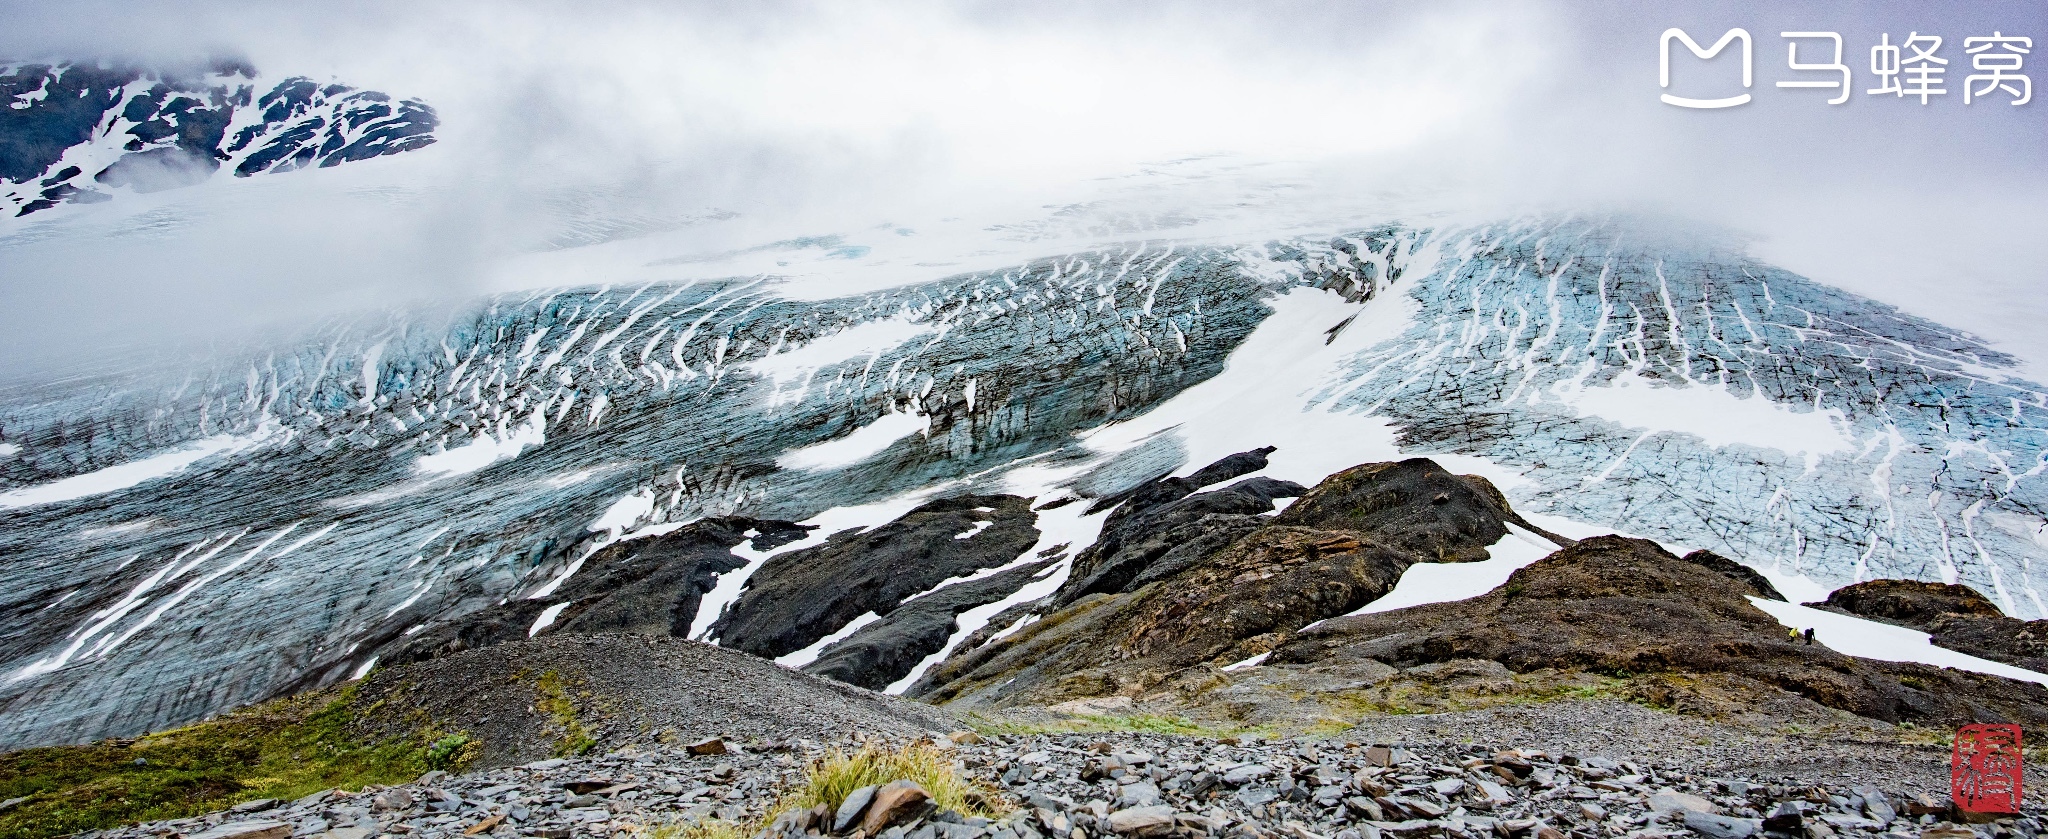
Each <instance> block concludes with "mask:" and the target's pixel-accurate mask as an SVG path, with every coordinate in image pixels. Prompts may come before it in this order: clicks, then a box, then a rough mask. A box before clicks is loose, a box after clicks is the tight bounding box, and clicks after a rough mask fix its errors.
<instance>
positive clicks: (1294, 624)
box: [910, 449, 1533, 706]
mask: <svg viewBox="0 0 2048 839" xmlns="http://www.w3.org/2000/svg"><path fill="white" fill-rule="evenodd" d="M1270 451H1271V450H1270V449H1268V450H1262V451H1255V452H1251V453H1247V454H1246V455H1239V456H1235V457H1236V459H1235V460H1226V461H1224V462H1222V463H1219V464H1218V466H1217V467H1211V468H1209V469H1205V470H1203V471H1202V472H1198V473H1196V474H1197V475H1201V476H1204V478H1205V479H1209V480H1211V482H1215V481H1220V480H1226V479H1228V477H1234V476H1235V475H1241V474H1243V471H1239V470H1243V469H1246V468H1259V466H1260V465H1262V464H1263V461H1264V457H1265V454H1266V453H1267V452H1270ZM1219 467H1220V468H1219ZM1219 474H1220V475H1221V476H1220V477H1219ZM1180 480H1182V479H1173V478H1168V479H1164V480H1162V481H1155V482H1153V483H1151V484H1148V485H1146V486H1145V487H1141V488H1140V489H1139V490H1137V491H1135V492H1134V493H1133V495H1132V497H1131V498H1130V499H1129V500H1127V501H1126V502H1125V503H1126V505H1132V506H1129V507H1127V509H1130V510H1131V512H1130V514H1129V515H1127V516H1125V517H1124V518H1122V519H1120V520H1112V521H1111V522H1110V523H1108V524H1105V531H1108V530H1110V529H1111V528H1115V529H1116V538H1115V540H1114V541H1113V542H1112V543H1111V546H1112V548H1113V550H1112V551H1110V552H1106V553H1107V557H1108V558H1107V560H1105V559H1104V553H1097V554H1095V555H1093V557H1091V558H1093V559H1094V560H1095V563H1096V564H1095V565H1094V567H1093V568H1092V569H1090V571H1091V573H1089V574H1087V575H1085V576H1083V575H1082V574H1080V573H1079V572H1078V571H1077V574H1076V576H1075V578H1074V579H1075V581H1074V582H1072V583H1069V588H1068V590H1067V591H1065V592H1062V597H1061V598H1057V599H1055V600H1054V601H1053V606H1054V608H1052V609H1051V610H1050V611H1049V612H1048V613H1047V614H1046V615H1045V616H1044V617H1043V619H1041V620H1039V621H1038V622H1036V623H1033V624H1031V625H1029V626H1026V627H1023V628H1022V629H1021V630H1020V631H1018V632H1017V633H1016V634H1014V635H1012V636H1010V637H1008V638H1005V639H1002V640H1000V641H995V642H992V643H986V644H984V645H983V646H981V647H979V648H976V649H971V650H969V651H968V652H966V653H964V654H959V655H955V656H953V657H952V658H951V659H949V660H948V661H946V662H945V663H943V664H942V665H940V666H939V667H936V668H934V669H933V671H932V672H931V673H930V674H928V675H927V676H926V677H925V678H924V679H921V680H920V681H919V682H918V684H917V685H914V686H913V687H912V688H911V691H910V692H911V694H912V695H916V696H922V697H926V698H928V699H933V700H937V701H949V700H955V699H960V698H962V697H965V696H968V695H970V694H971V695H972V696H973V699H972V702H973V703H974V704H986V705H995V706H1000V705H1010V704H1019V703H1027V702H1048V701H1058V700H1061V699H1066V698H1072V697H1076V696H1097V695H1102V694H1107V693H1124V694H1135V693H1138V692H1142V691H1145V690H1149V689H1151V688H1153V687H1154V686H1157V685H1158V684H1160V683H1162V682H1164V681H1166V680H1168V679H1169V678H1172V677H1173V675H1174V674H1175V673H1177V672H1180V671H1184V670H1187V669H1189V668H1201V667H1210V666H1215V665H1221V664H1225V663H1228V662H1230V661H1234V660H1237V659H1242V658H1247V657H1250V656H1253V655H1256V654H1259V653H1264V652H1268V651H1270V650H1272V649H1273V648H1274V647H1275V646H1276V645H1278V644H1280V643H1281V642H1282V641H1284V640H1285V639H1286V638H1287V637H1288V636H1289V634H1290V633H1292V632H1294V631H1296V630H1298V629H1300V628H1301V627H1303V626H1306V625H1308V624H1311V623H1314V622H1316V621H1319V620H1323V619H1325V618H1331V617H1335V616H1338V615H1343V614H1345V613H1347V612H1351V611H1353V610H1356V609H1358V608H1359V607H1361V606H1364V605H1366V604H1367V603H1370V602H1372V601H1373V600H1376V599H1378V598H1379V597H1380V596H1382V595H1384V594H1386V592H1387V591H1389V590H1391V589H1392V588H1393V587H1394V584H1395V583H1396V582H1398V581H1399V580H1400V578H1401V574H1402V573H1403V572H1404V571H1406V570H1407V569H1408V567H1409V566H1410V565H1413V564H1414V563H1417V562H1436V561H1470V560H1477V559H1484V558H1486V555H1487V554H1486V546H1487V545H1489V544H1492V543H1493V542H1495V541H1498V540H1499V539H1500V538H1501V537H1502V536H1505V535H1506V534H1507V529H1506V525H1505V524H1504V522H1505V521H1508V520H1510V519H1509V518H1508V517H1510V516H1514V514H1513V512H1512V511H1510V510H1508V509H1507V506H1506V502H1505V500H1504V499H1502V498H1501V497H1500V495H1499V493H1498V492H1497V491H1496V490H1494V489H1493V487H1492V486H1491V485H1490V484H1487V483H1486V482H1485V481H1484V480H1483V479H1478V478H1472V477H1467V476H1458V475H1452V474H1451V473H1449V472H1446V471H1444V469H1443V468H1442V467H1440V466H1438V465H1437V464H1436V463H1435V462H1433V461H1430V460H1428V459H1425V458H1415V459H1411V460H1405V461H1400V462H1397V463H1373V464H1366V465H1363V466H1358V467H1355V468H1352V469H1348V470H1345V471H1344V472H1340V473H1338V474H1336V475H1332V476H1330V477H1329V478H1327V479H1325V480H1324V481H1323V482H1322V483H1321V484H1318V485H1317V486H1316V488H1315V489H1314V490H1312V491H1310V492H1308V493H1307V494H1306V495H1305V496H1303V497H1302V498H1301V500H1300V501H1298V502H1296V503H1295V504H1294V505H1293V506H1292V507H1290V508H1289V509H1288V510H1287V511H1286V512H1285V513H1282V514H1281V515H1279V516H1278V517H1277V518H1270V519H1269V518H1265V517H1263V516H1258V515H1256V514H1246V513H1245V512H1237V513H1230V512H1221V513H1212V512H1206V511H1201V507H1200V506H1198V505H1210V504H1214V505H1217V506H1218V507H1221V508H1223V509H1226V510H1243V511H1250V510H1253V509H1258V508H1260V507H1261V506H1263V508H1264V509H1270V508H1271V502H1270V500H1268V499H1262V498H1260V497H1259V496H1260V495H1261V494H1265V495H1268V496H1269V497H1270V495H1271V494H1272V493H1274V492H1275V491H1276V490H1278V491H1291V490H1286V489H1285V488H1284V487H1276V486H1275V484H1278V483H1279V482H1270V483H1260V481H1262V480H1263V479H1258V478H1253V479H1249V480H1247V481H1240V482H1239V483H1237V484H1233V485H1232V486H1231V487H1230V488H1227V489H1226V490H1221V491H1217V492H1213V493H1201V494H1192V493H1191V492H1184V491H1182V490H1186V489H1189V487H1188V486H1187V484H1190V483H1193V482H1194V479H1192V478H1191V479H1186V480H1185V482H1183V483H1179V484H1175V483H1170V482H1174V481H1180ZM1208 495H1213V496H1216V498H1215V499H1213V500H1201V499H1203V496H1208ZM1162 497H1163V498H1165V499H1166V500H1164V501H1161V500H1158V499H1160V498H1162ZM1146 502H1149V506H1144V505H1145V504H1146ZM1190 502H1192V503H1190ZM1176 504H1187V506H1188V507H1194V508H1195V511H1201V515H1200V516H1199V517H1197V516H1196V515H1194V514H1193V513H1194V512H1195V511H1189V513H1188V514H1182V515H1176V512H1178V511H1179V510H1185V509H1186V507H1182V508H1176V507H1175V506H1174V505H1176ZM1120 512H1122V511H1120ZM1515 518H1516V519H1519V517H1515ZM1532 529H1533V528H1532ZM1205 539H1213V541H1204V540H1205ZM1102 544H1103V543H1098V547H1100V546H1101V545H1102ZM1152 546H1156V548H1154V547H1152ZM1155 550H1156V554H1154V551H1155ZM1122 563H1128V565H1129V566H1131V567H1130V568H1129V570H1127V571H1126V570H1121V569H1120V568H1119V565H1120V564H1122ZM1076 565H1077V568H1079V567H1080V565H1081V563H1078V562H1077V564H1076ZM1125 574H1127V575H1128V577H1129V581H1128V582H1119V580H1120V578H1121V577H1122V576H1123V575H1125ZM1077 589H1079V590H1078V591H1077ZM1059 604H1065V605H1063V606H1061V605H1059Z"/></svg>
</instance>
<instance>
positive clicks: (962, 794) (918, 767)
mask: <svg viewBox="0 0 2048 839" xmlns="http://www.w3.org/2000/svg"><path fill="white" fill-rule="evenodd" d="M896 780H911V781H916V782H917V783H918V785H919V786H922V787H924V788H925V791H926V792H929V793H931V794H932V802H933V803H934V804H937V805H938V806H939V808H940V809H944V810H952V811H955V812H958V813H960V814H962V815H967V816H981V817H984V818H996V817H997V816H1000V815H1001V813H1000V812H998V809H999V805H998V803H997V802H998V801H999V800H1000V799H998V798H997V797H996V792H995V790H993V789H990V788H988V787H986V786H983V785H981V784H977V783H975V782H973V781H970V780H968V779H967V778H966V777H965V776H963V775H961V774H960V772H959V770H957V769H955V768H954V766H953V758H952V756H951V755H949V754H947V753H945V752H942V751H940V750H939V749H938V748H937V747H935V746H932V745H931V744H929V743H916V744H912V745H910V746H906V747H904V748H900V749H879V748H875V747H873V746H870V747H868V748H864V749H861V750H860V751H858V752H854V753H853V754H850V755H849V754H846V753H844V752H841V751H838V750H836V749H835V750H833V751H832V752H831V753H829V754H827V755H825V757H824V758H822V759H820V760H818V761H817V762H815V763H812V764H811V766H810V768H809V769H808V770H806V771H805V772H804V785H803V786H802V787H800V788H798V789H797V790H796V791H795V792H794V794H793V795H791V796H788V797H786V798H785V800H784V801H783V802H780V803H779V805H778V809H787V808H790V807H795V808H801V809H809V808H811V807H814V806H817V805H819V804H823V805H825V807H826V808H827V809H832V810H837V809H839V805H840V803H841V802H843V801H845V800H846V794H847V793H850V792H853V791H854V790H857V789H860V788H861V787H865V786H872V785H877V784H886V783H888V782H890V781H896Z"/></svg>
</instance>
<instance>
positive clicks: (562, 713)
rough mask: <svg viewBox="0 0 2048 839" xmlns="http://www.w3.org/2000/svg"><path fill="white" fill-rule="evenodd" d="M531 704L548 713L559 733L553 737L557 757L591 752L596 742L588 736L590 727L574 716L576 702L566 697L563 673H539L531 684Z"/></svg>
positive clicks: (567, 683)
mask: <svg viewBox="0 0 2048 839" xmlns="http://www.w3.org/2000/svg"><path fill="white" fill-rule="evenodd" d="M533 691H534V694H535V699H534V707H537V708H539V709H540V710H541V711H542V712H544V713H546V714H547V715H548V719H549V721H550V722H552V723H553V725H554V727H555V728H556V729H558V730H560V731H561V732H562V734H561V736H560V737H558V738H556V739H555V749H554V752H555V756H556V757H573V756H575V755H580V754H583V753H584V752H587V751H590V749H591V748H592V747H593V746H596V745H597V738H595V737H592V736H590V729H588V728H585V727H584V726H583V721H582V720H581V719H579V718H577V716H576V702H575V700H572V699H570V698H569V680H568V679H565V678H563V677H562V674H560V673H557V672H555V671H553V670H548V671H545V672H543V673H541V674H540V678H539V679H537V680H535V681H534V683H533Z"/></svg>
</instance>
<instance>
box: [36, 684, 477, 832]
mask: <svg viewBox="0 0 2048 839" xmlns="http://www.w3.org/2000/svg"><path fill="white" fill-rule="evenodd" d="M354 700H355V691H354V686H353V685H351V686H349V687H347V688H343V689H340V690H328V691H320V692H317V693H314V694H308V695H304V696H298V697H292V698H289V699H282V700H277V701H274V702H269V703H265V704H263V705H259V706H256V707H254V708H249V709H246V710H243V711H237V712H234V713H231V714H227V715H225V716H222V717H219V718H217V719H213V720H209V721H207V722H203V723H198V724H196V725H190V726H186V727H184V728H178V729H173V730H170V731H165V732H160V733H157V734H152V735H149V736H147V737H143V738H141V739H138V740H107V741H102V742H99V743H93V744H90V745H84V746H52V747H43V748H33V749H23V750H20V751H15V752H8V753H5V754H0V800H4V799H11V798H17V797H27V798H28V800H27V801H25V802H23V803H22V804H20V805H18V806H16V807H14V808H13V809H10V810H8V811H6V812H5V813H0V839H17V837H41V836H57V835H62V834H67V833H76V832H78V831H83V830H94V829H100V828H107V827H113V826H116V825H121V824H127V823H132V822H137V821H149V820H155V819H172V818H183V817H185V816H191V815H197V814H199V813H205V812H210V811H213V810H218V809H221V808H223V807H227V806H230V805H232V804H236V803H238V802H242V801H248V800H251V799H257V798H285V799H290V798H299V797H302V796H305V795H310V794H312V793H315V792H319V791H321V790H325V789H334V788H345V789H359V788H361V787H363V786H364V785H367V784H392V783H402V782H405V781H410V780H412V779H413V778H416V777H418V776H419V775H420V774H421V773H423V772H426V771H427V770H429V769H460V768H462V767H463V766H464V765H466V764H467V763H468V761H469V760H471V759H473V757H474V753H475V751H476V749H475V746H474V744H472V743H471V742H470V740H469V738H468V737H467V736H466V735H462V734H459V733H457V734H446V733H444V732H438V731H431V730H426V731H417V732H414V733H412V734H411V735H409V736H401V737H392V738H387V739H381V740H377V741H375V742H371V741H368V740H366V739H365V738H364V737H363V736H361V735H360V734H359V733H358V729H359V727H358V726H357V721H358V717H359V715H360V714H361V713H363V712H364V711H365V710H368V709H360V708H358V707H356V703H355V701H354Z"/></svg>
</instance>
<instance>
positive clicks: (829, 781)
mask: <svg viewBox="0 0 2048 839" xmlns="http://www.w3.org/2000/svg"><path fill="white" fill-rule="evenodd" d="M899 780H910V781H916V782H917V783H918V785H919V786H922V787H924V788H925V791H926V792H929V793H931V794H932V803H934V804H936V805H937V806H938V808H939V809H942V810H952V811H954V812H956V813H960V814H961V815H965V816H979V817H982V818H986V819H999V818H1002V817H1003V815H1004V807H1003V806H1002V804H1001V801H1002V799H1001V798H1000V797H998V793H997V792H996V790H994V789H993V788H990V787H987V786H984V785H982V784H978V783H975V782H974V781H970V780H968V779H967V778H966V776H964V775H962V774H961V772H960V769H959V767H957V766H955V765H954V763H953V758H952V757H951V756H950V755H948V754H947V753H945V752H943V751H941V750H939V749H938V748H937V747H936V746H933V745H932V744H930V743H914V744H911V745H909V746H904V747H902V748H895V749H886V748H880V747H877V746H868V747H865V748H862V749H861V750H860V751H858V752H854V753H853V754H847V753H845V752H843V751H840V750H837V749H834V750H832V751H831V752H829V753H827V754H826V755H825V756H824V757H822V758H819V759H818V760H816V761H813V762H812V763H811V765H810V767H809V768H807V769H805V770H804V780H803V783H802V785H800V786H798V787H796V788H794V789H791V790H789V791H787V792H785V793H783V794H782V796H781V797H779V798H777V799H776V801H775V803H774V804H773V805H771V806H769V807H768V809H767V810H766V811H764V812H762V814H761V816H760V817H759V818H756V819H751V820H748V821H744V822H735V821H728V820H725V819H705V820H703V821H698V822H670V823H668V824H664V825H659V826H656V827H654V828H652V829H650V830H649V831H648V835H649V839H748V837H752V836H758V835H760V834H761V832H762V831H763V830H764V829H766V828H767V826H768V825H770V824H772V823H773V822H774V821H775V819H776V817H777V816H780V815H782V814H783V813H786V812H789V811H791V810H809V809H811V808H813V807H816V806H817V805H819V804H823V805H825V809H826V810H827V811H837V810H838V809H839V805H840V804H841V803H844V802H845V801H846V796H847V795H848V794H850V793H852V792H853V791H854V790H857V789H860V788H861V787H866V786H879V785H882V784H886V783H889V782H890V781H899Z"/></svg>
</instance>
